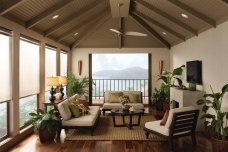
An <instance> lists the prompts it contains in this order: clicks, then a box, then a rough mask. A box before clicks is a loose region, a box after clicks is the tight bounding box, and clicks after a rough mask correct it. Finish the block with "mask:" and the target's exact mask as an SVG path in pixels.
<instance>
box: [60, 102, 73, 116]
mask: <svg viewBox="0 0 228 152" xmlns="http://www.w3.org/2000/svg"><path fill="white" fill-rule="evenodd" d="M58 109H59V113H60V115H61V117H62V118H63V120H68V119H70V118H71V116H72V114H71V112H70V109H69V101H68V99H66V100H64V101H63V102H61V103H59V104H58Z"/></svg>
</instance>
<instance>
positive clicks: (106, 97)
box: [104, 91, 123, 103]
mask: <svg viewBox="0 0 228 152" xmlns="http://www.w3.org/2000/svg"><path fill="white" fill-rule="evenodd" d="M111 93H121V94H123V93H122V92H121V91H105V96H104V99H105V101H104V102H107V103H108V102H110V94H111ZM118 102H119V101H118Z"/></svg>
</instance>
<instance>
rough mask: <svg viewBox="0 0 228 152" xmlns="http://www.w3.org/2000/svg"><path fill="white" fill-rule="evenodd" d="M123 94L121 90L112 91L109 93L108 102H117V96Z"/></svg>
mask: <svg viewBox="0 0 228 152" xmlns="http://www.w3.org/2000/svg"><path fill="white" fill-rule="evenodd" d="M121 95H123V93H122V92H115V93H114V92H113V93H110V98H109V102H110V103H119V102H120V101H119V97H120V96H121Z"/></svg>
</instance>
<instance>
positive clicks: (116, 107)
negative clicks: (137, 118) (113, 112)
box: [102, 103, 122, 109]
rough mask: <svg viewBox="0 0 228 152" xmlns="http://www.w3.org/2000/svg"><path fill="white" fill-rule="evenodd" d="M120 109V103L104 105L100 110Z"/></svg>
mask: <svg viewBox="0 0 228 152" xmlns="http://www.w3.org/2000/svg"><path fill="white" fill-rule="evenodd" d="M120 108H122V104H121V103H104V104H103V107H102V109H120Z"/></svg>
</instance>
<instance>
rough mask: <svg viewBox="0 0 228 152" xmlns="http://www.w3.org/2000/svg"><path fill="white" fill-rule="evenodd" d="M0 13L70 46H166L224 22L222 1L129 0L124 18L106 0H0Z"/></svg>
mask: <svg viewBox="0 0 228 152" xmlns="http://www.w3.org/2000/svg"><path fill="white" fill-rule="evenodd" d="M118 1H119V3H120V2H121V1H123V2H124V1H129V0H118ZM181 14H186V15H187V16H188V18H187V19H186V18H183V17H182V16H181ZM0 15H1V16H3V17H5V18H8V19H10V20H12V21H14V22H17V23H19V24H21V25H23V26H24V27H25V28H28V29H32V30H34V31H37V32H39V33H41V34H43V35H44V36H46V37H49V38H51V39H53V40H55V41H57V42H60V43H62V44H65V45H67V46H69V47H71V48H73V47H89V48H91V47H105V48H109V47H110V48H113V47H119V48H120V47H128V48H129V47H134V48H137V47H166V48H170V47H171V46H174V45H176V44H179V43H181V42H184V41H186V40H187V39H189V38H191V37H193V36H198V35H199V34H200V33H202V32H204V31H205V30H208V29H210V28H216V26H217V25H218V24H221V23H223V22H225V21H227V20H228V0H200V1H199V0H130V9H129V14H128V17H124V18H118V17H117V18H113V17H112V14H111V10H110V1H109V0H0ZM55 15H59V17H58V18H57V19H52V17H53V16H55ZM110 28H115V29H121V31H122V32H125V31H137V32H142V33H146V34H148V36H147V37H135V36H122V35H117V34H115V33H113V32H111V31H110V30H109V29H110ZM75 33H78V34H75Z"/></svg>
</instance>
